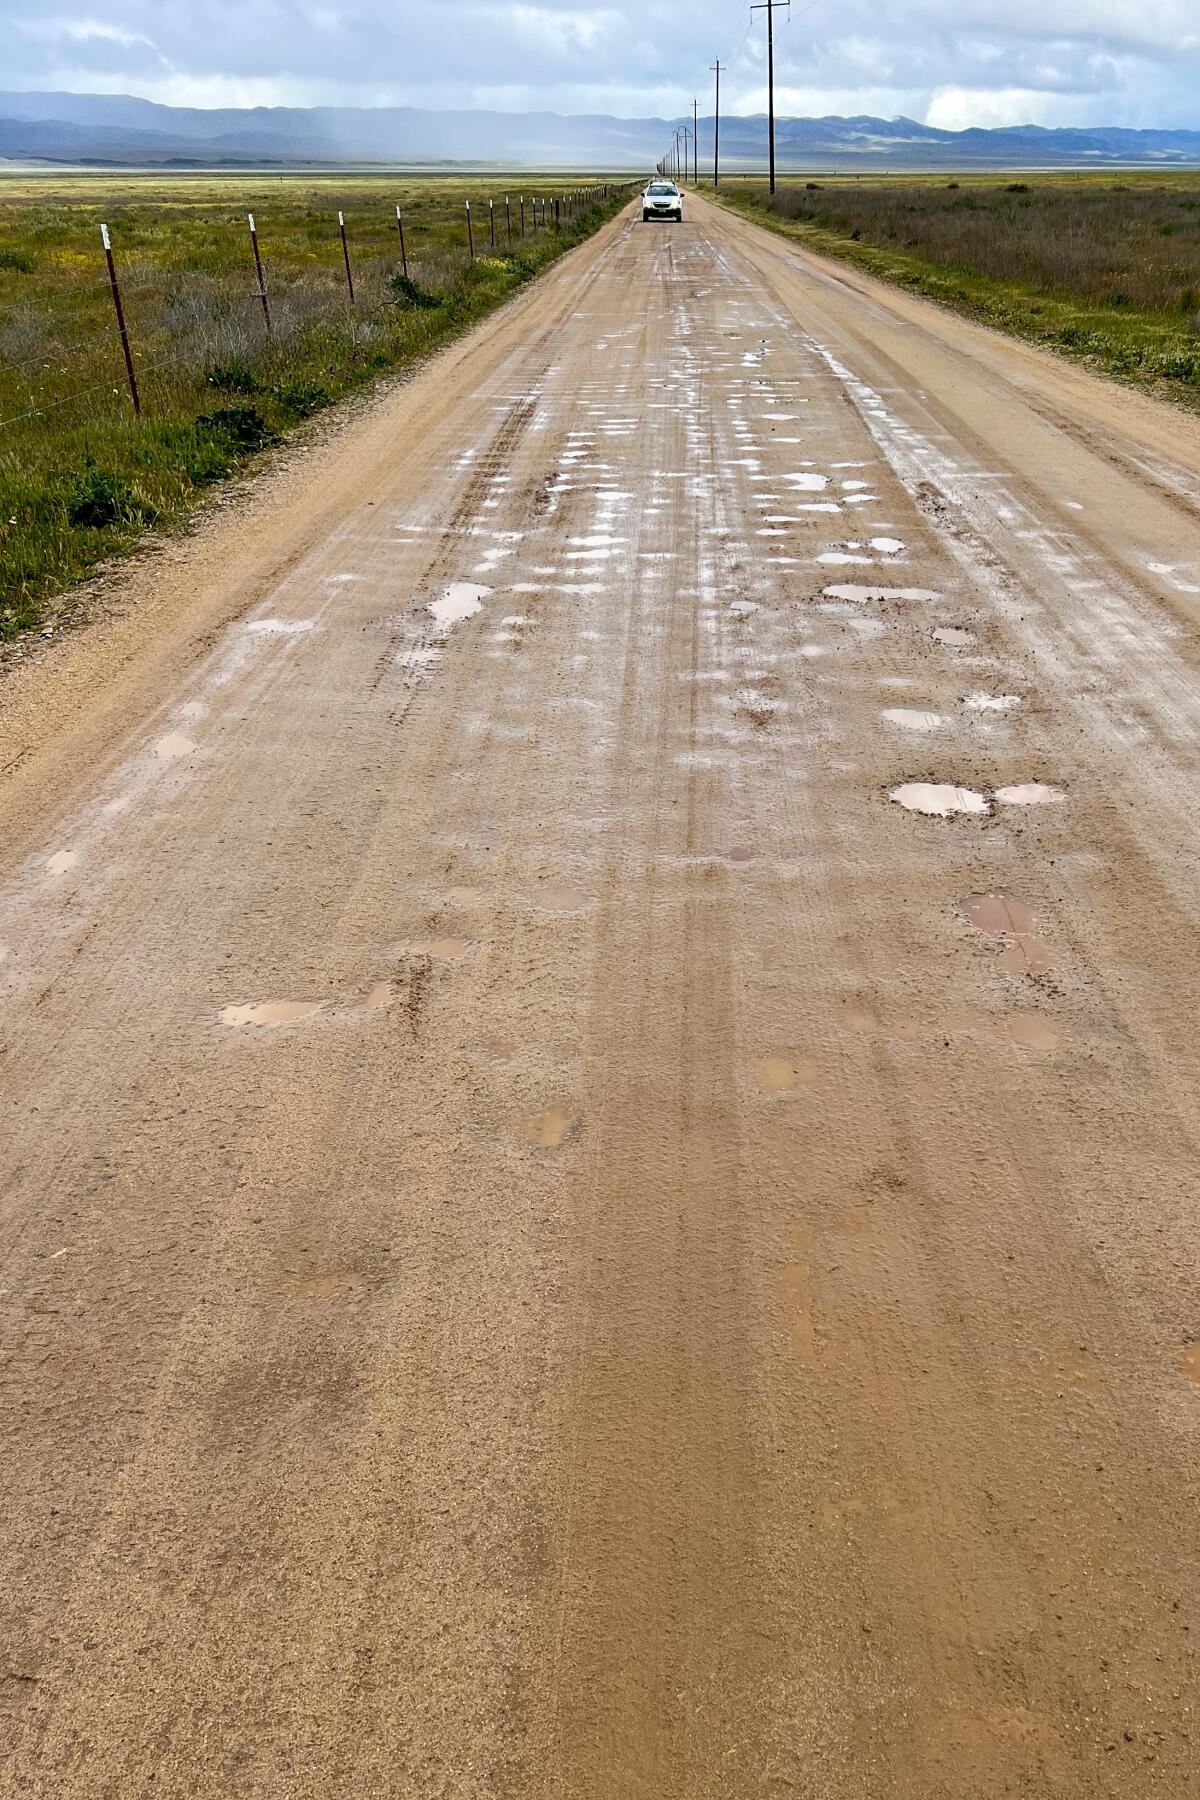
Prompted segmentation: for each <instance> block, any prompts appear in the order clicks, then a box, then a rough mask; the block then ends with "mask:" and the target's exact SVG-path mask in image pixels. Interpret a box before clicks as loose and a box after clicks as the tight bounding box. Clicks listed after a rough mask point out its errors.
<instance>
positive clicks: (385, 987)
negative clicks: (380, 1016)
mask: <svg viewBox="0 0 1200 1800" xmlns="http://www.w3.org/2000/svg"><path fill="white" fill-rule="evenodd" d="M395 998H396V990H395V988H394V987H393V986H392V984H391V982H390V981H377V982H376V983H375V986H374V987H373V988H372V989H371V991H370V993H369V994H368V995H367V1009H368V1011H370V1012H386V1010H387V1008H388V1007H389V1006H390V1005H391V1004H392V1002H393V1000H394V999H395Z"/></svg>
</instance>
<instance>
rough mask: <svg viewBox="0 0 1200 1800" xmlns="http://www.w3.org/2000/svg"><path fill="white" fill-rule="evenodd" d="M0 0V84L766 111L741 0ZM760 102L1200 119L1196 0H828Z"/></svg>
mask: <svg viewBox="0 0 1200 1800" xmlns="http://www.w3.org/2000/svg"><path fill="white" fill-rule="evenodd" d="M31 10H32V9H31V7H30V5H29V0H0V33H2V34H3V42H4V44H5V65H4V69H3V72H0V85H3V86H6V87H27V88H53V87H66V88H72V89H77V90H84V91H88V90H90V91H97V92H108V93H114V92H125V93H133V94H140V95H143V96H145V97H146V98H149V99H155V100H162V101H167V102H170V103H174V104H190V105H201V106H221V105H247V104H258V105H273V104H274V105H279V104H295V105H312V104H314V103H316V102H328V103H330V104H341V105H381V104H402V105H416V106H420V105H428V106H434V107H453V106H481V105H482V106H494V107H497V108H501V109H511V110H527V109H530V108H537V109H547V110H554V111H560V112H588V111H604V112H615V113H619V114H626V115H641V116H645V115H648V114H653V115H658V116H663V115H665V116H673V117H674V116H679V115H681V114H683V113H684V112H685V111H687V110H690V107H691V101H692V96H693V95H694V94H698V95H699V96H700V100H701V105H702V107H704V106H707V104H708V99H709V96H710V94H711V91H712V89H711V79H712V78H711V75H710V72H709V69H710V65H711V63H712V61H713V58H714V56H720V57H721V59H722V61H723V62H724V63H725V64H726V66H727V73H726V77H725V85H724V99H725V103H726V105H727V106H728V108H729V109H730V110H731V111H739V112H760V111H764V110H765V107H766V86H765V82H766V67H765V63H766V57H765V31H764V26H763V19H762V15H761V14H755V15H753V17H751V15H750V14H749V12H748V9H747V5H746V4H745V0H689V3H688V4H686V5H685V4H683V3H682V0H602V3H597V4H590V3H589V0H511V3H509V0H252V3H250V4H247V3H246V0H188V3H187V4H186V5H184V4H181V3H179V0H165V3H164V0H84V5H83V7H82V8H81V6H80V0H41V4H40V6H39V7H38V11H37V16H36V18H31V16H30V14H31ZM776 73H777V78H778V84H779V85H778V94H777V99H778V105H779V109H780V111H783V112H790V113H816V114H820V113H831V112H841V113H857V112H868V113H875V114H879V115H881V116H884V117H887V116H890V115H891V114H894V113H898V112H903V113H907V114H909V115H910V116H912V117H915V118H919V119H925V120H927V121H929V122H932V123H935V124H938V125H950V124H954V125H961V124H966V123H971V124H1010V123H1015V122H1024V121H1026V120H1028V121H1032V122H1035V123H1041V124H1064V123H1066V124H1101V123H1105V124H1108V123H1111V124H1124V125H1192V126H1195V127H1197V128H1200V98H1198V96H1200V0H892V5H891V6H890V7H888V8H883V7H880V6H879V4H878V0H838V4H837V5H836V7H835V6H832V5H827V4H818V5H816V6H815V7H811V8H808V9H805V8H804V7H803V6H802V4H797V5H796V7H795V8H794V11H793V14H792V17H791V20H790V22H786V21H784V22H781V23H780V24H779V26H778V28H777V32H776Z"/></svg>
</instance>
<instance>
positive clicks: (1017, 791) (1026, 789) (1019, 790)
mask: <svg viewBox="0 0 1200 1800" xmlns="http://www.w3.org/2000/svg"><path fill="white" fill-rule="evenodd" d="M1066 797H1067V796H1066V795H1065V794H1064V793H1063V791H1062V789H1061V788H1056V787H1050V786H1049V785H1048V784H1047V783H1046V782H1044V781H1023V782H1021V783H1019V784H1018V786H1016V787H1002V788H997V789H996V798H997V800H1002V801H1003V802H1004V804H1005V806H1050V805H1052V804H1053V803H1054V802H1055V801H1056V800H1065V799H1066Z"/></svg>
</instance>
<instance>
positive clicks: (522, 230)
mask: <svg viewBox="0 0 1200 1800" xmlns="http://www.w3.org/2000/svg"><path fill="white" fill-rule="evenodd" d="M524 236H525V196H524V194H522V195H521V237H522V239H523V238H524Z"/></svg>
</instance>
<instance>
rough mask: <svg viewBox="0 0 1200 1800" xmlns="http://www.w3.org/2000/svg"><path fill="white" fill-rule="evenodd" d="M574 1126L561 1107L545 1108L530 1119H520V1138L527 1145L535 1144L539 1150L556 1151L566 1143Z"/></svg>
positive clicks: (566, 1112) (564, 1109)
mask: <svg viewBox="0 0 1200 1800" xmlns="http://www.w3.org/2000/svg"><path fill="white" fill-rule="evenodd" d="M574 1125H575V1120H574V1118H573V1117H572V1115H571V1114H570V1113H569V1112H568V1111H567V1110H566V1108H565V1107H563V1106H550V1107H547V1109H546V1111H545V1112H540V1113H534V1115H533V1117H532V1119H522V1121H521V1125H520V1131H521V1136H522V1137H523V1138H525V1139H526V1140H527V1142H528V1143H531V1144H536V1146H537V1148H538V1149H539V1150H557V1149H559V1148H560V1146H561V1145H562V1144H563V1143H565V1142H566V1139H567V1138H568V1137H569V1135H570V1133H571V1131H572V1130H573V1128H574Z"/></svg>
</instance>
